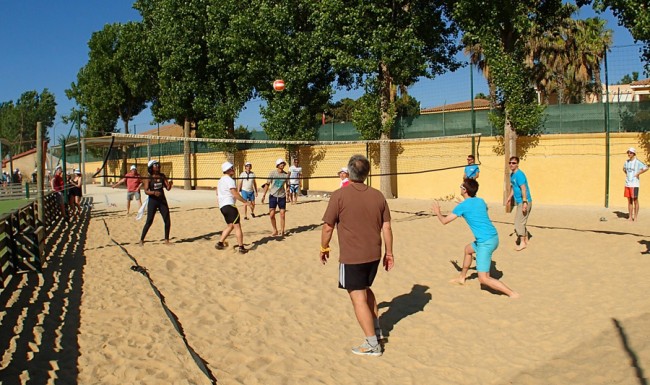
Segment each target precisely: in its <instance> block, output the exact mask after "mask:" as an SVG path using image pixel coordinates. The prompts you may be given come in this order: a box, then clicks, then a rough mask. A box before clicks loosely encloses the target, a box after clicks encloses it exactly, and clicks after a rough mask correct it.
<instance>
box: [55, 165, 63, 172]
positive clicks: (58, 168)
mask: <svg viewBox="0 0 650 385" xmlns="http://www.w3.org/2000/svg"><path fill="white" fill-rule="evenodd" d="M56 170H63V167H61V166H56V167H55V168H54V171H56Z"/></svg>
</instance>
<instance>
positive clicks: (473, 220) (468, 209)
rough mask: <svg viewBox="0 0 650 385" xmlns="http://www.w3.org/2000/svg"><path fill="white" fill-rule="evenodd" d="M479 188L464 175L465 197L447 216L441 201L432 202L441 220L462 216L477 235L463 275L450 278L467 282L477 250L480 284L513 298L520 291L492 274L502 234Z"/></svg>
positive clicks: (467, 253) (468, 250)
mask: <svg viewBox="0 0 650 385" xmlns="http://www.w3.org/2000/svg"><path fill="white" fill-rule="evenodd" d="M477 192H478V182H477V181H476V180H474V179H465V180H464V181H463V184H461V185H460V194H461V195H462V196H463V198H464V200H463V201H462V202H461V203H459V204H458V206H456V207H455V208H454V210H453V211H452V213H451V214H449V215H447V216H442V214H441V213H440V205H439V204H438V202H437V201H434V202H433V206H432V209H433V212H434V213H435V214H436V216H437V217H438V220H440V223H442V224H443V225H446V224H447V223H449V222H451V221H453V220H454V219H456V218H458V217H463V218H465V221H466V222H467V225H468V226H469V228H470V230H471V231H472V234H474V238H475V241H474V242H472V243H470V244H468V245H467V246H465V257H464V258H463V267H462V269H461V271H460V276H459V277H458V278H455V279H453V280H451V282H452V283H458V284H461V285H463V284H465V279H466V278H467V270H469V266H470V264H471V263H472V256H473V255H474V254H476V271H477V272H478V281H479V282H480V283H481V285H485V286H487V287H489V288H491V289H493V290H496V291H499V292H501V293H503V294H505V295H507V296H508V297H510V298H518V297H519V294H518V293H517V292H515V291H513V290H512V289H510V288H509V287H508V286H507V285H506V284H505V283H503V282H501V281H499V280H497V279H494V278H492V277H490V267H491V265H492V253H494V250H496V248H497V247H498V246H499V234H498V233H497V229H496V228H495V227H494V225H493V224H492V221H491V220H490V217H489V216H488V212H487V205H486V204H485V201H484V200H483V199H481V198H479V197H477V196H476V193H477Z"/></svg>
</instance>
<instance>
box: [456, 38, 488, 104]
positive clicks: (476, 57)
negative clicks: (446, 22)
mask: <svg viewBox="0 0 650 385" xmlns="http://www.w3.org/2000/svg"><path fill="white" fill-rule="evenodd" d="M462 43H463V46H465V48H463V53H465V55H468V56H469V61H470V63H472V64H473V65H475V66H476V68H478V70H479V71H480V72H481V73H482V74H483V76H484V77H485V79H486V80H487V83H488V89H489V92H490V98H489V101H490V109H491V110H494V109H495V108H496V99H497V97H496V95H497V90H496V86H495V85H494V81H493V80H492V76H490V66H489V64H488V62H487V58H486V57H485V55H484V54H483V47H481V44H480V43H479V42H478V41H477V40H476V39H474V38H473V37H472V36H471V35H467V34H465V35H463V38H462Z"/></svg>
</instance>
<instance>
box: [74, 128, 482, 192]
mask: <svg viewBox="0 0 650 385" xmlns="http://www.w3.org/2000/svg"><path fill="white" fill-rule="evenodd" d="M480 138H481V134H469V135H458V136H445V137H434V138H418V139H394V140H384V141H380V140H374V141H373V140H370V141H273V140H230V139H207V138H179V137H166V136H149V135H135V134H119V133H115V134H113V135H112V136H111V137H110V138H103V139H102V140H97V139H99V138H96V140H93V141H89V142H87V143H86V153H93V154H96V159H95V160H94V161H93V160H91V159H89V160H88V161H87V162H86V169H87V170H89V171H90V170H96V171H95V173H94V177H100V176H101V177H103V178H109V179H111V180H118V179H119V178H121V177H122V176H123V174H122V173H123V172H124V170H128V169H130V167H131V165H135V166H136V168H137V169H138V172H139V173H140V174H143V175H146V174H147V162H148V161H149V160H151V159H155V160H158V162H159V163H160V165H161V172H163V173H165V174H166V175H167V176H168V177H170V178H171V179H174V180H176V181H190V185H191V187H192V188H196V187H214V186H216V181H217V180H218V179H219V178H220V177H221V176H222V175H223V174H222V171H221V164H222V163H223V162H226V161H228V162H231V163H232V164H233V165H234V166H235V171H236V175H235V177H237V176H239V174H240V173H241V172H243V171H244V165H245V164H246V163H251V165H252V170H253V172H255V173H256V176H257V177H258V178H260V180H262V179H265V178H266V176H267V175H268V174H269V172H270V171H272V170H273V169H275V165H276V161H277V160H278V159H282V160H284V161H285V162H286V164H287V165H286V167H285V171H287V172H288V171H289V167H290V166H291V165H293V160H294V159H298V166H299V167H302V179H303V186H304V185H305V184H307V185H309V186H310V188H313V186H315V185H318V182H317V181H318V180H319V179H333V178H338V172H339V171H340V170H341V168H342V167H346V166H347V164H348V161H349V159H350V157H351V156H352V155H354V154H361V155H365V156H366V157H367V158H368V159H369V160H370V162H371V170H370V176H369V177H370V178H372V177H378V176H382V175H396V176H399V175H407V174H421V173H430V172H435V171H440V170H448V169H452V168H460V167H464V166H466V165H467V161H466V157H467V155H468V154H472V153H473V154H475V156H476V160H477V163H479V162H480V158H479V154H478V148H479V145H480ZM109 140H110V143H109ZM382 145H383V148H389V149H390V156H389V157H388V159H389V162H390V167H388V168H386V167H383V168H380V162H381V150H380V148H382ZM380 169H381V170H390V171H389V172H388V173H386V172H385V171H384V172H383V174H382V173H380ZM306 181H307V183H305V182H306ZM186 183H187V182H186ZM328 184H331V181H330V182H329V183H328Z"/></svg>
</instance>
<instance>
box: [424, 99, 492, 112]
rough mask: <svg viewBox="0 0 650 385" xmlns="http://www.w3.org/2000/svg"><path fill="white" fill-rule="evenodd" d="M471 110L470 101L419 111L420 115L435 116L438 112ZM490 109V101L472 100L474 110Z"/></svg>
mask: <svg viewBox="0 0 650 385" xmlns="http://www.w3.org/2000/svg"><path fill="white" fill-rule="evenodd" d="M471 108H472V105H471V101H470V100H467V101H465V102H459V103H451V104H447V105H444V106H438V107H429V108H423V109H421V110H420V113H422V114H435V113H439V112H451V111H470V110H471ZM489 108H490V101H489V100H485V99H474V110H487V109H489Z"/></svg>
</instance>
